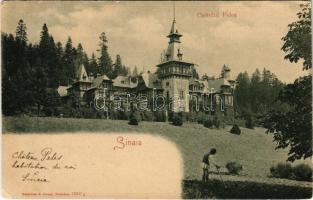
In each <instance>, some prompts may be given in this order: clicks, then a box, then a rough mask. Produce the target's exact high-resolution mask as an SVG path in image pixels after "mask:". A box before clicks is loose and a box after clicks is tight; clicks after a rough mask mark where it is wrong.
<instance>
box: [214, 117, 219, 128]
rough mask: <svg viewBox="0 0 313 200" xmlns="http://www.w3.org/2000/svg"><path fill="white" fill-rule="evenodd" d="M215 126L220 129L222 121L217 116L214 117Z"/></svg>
mask: <svg viewBox="0 0 313 200" xmlns="http://www.w3.org/2000/svg"><path fill="white" fill-rule="evenodd" d="M213 125H214V126H215V128H220V125H221V120H220V119H219V118H218V117H216V116H214V118H213Z"/></svg>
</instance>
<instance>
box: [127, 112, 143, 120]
mask: <svg viewBox="0 0 313 200" xmlns="http://www.w3.org/2000/svg"><path fill="white" fill-rule="evenodd" d="M133 118H135V119H136V120H137V122H139V121H141V116H140V113H139V112H138V111H133V112H132V113H131V114H130V116H129V119H130V120H131V119H133Z"/></svg>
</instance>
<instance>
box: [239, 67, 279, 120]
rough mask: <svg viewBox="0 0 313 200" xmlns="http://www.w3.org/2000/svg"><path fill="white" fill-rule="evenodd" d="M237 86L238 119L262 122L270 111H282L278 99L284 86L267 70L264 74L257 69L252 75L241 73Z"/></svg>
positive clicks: (264, 70)
mask: <svg viewBox="0 0 313 200" xmlns="http://www.w3.org/2000/svg"><path fill="white" fill-rule="evenodd" d="M236 84H237V86H236V89H235V92H234V104H235V105H234V108H235V111H236V114H237V117H239V118H243V119H245V120H251V119H252V118H253V119H254V120H259V121H260V120H261V119H262V117H263V116H265V115H266V114H267V113H268V112H269V111H271V110H273V109H281V105H280V103H279V102H277V101H276V99H277V97H278V95H279V92H280V91H281V90H282V89H283V87H284V84H283V83H282V82H281V81H280V80H279V79H278V78H277V77H276V75H275V74H273V73H272V72H270V71H269V70H267V69H266V68H263V70H262V72H261V71H260V70H259V69H256V70H255V71H254V72H253V73H252V75H249V74H248V73H247V72H241V73H239V75H238V76H237V78H236Z"/></svg>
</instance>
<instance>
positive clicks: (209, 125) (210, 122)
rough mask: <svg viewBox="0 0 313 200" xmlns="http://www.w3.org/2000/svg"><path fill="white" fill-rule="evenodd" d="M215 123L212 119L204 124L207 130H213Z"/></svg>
mask: <svg viewBox="0 0 313 200" xmlns="http://www.w3.org/2000/svg"><path fill="white" fill-rule="evenodd" d="M213 125H214V124H213V121H212V119H210V118H209V119H206V120H205V121H204V122H203V126H204V127H206V128H213Z"/></svg>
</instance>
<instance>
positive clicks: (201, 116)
mask: <svg viewBox="0 0 313 200" xmlns="http://www.w3.org/2000/svg"><path fill="white" fill-rule="evenodd" d="M196 117H197V122H198V124H203V123H204V121H205V120H206V119H207V115H206V114H205V113H203V112H199V113H197V116H196Z"/></svg>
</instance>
